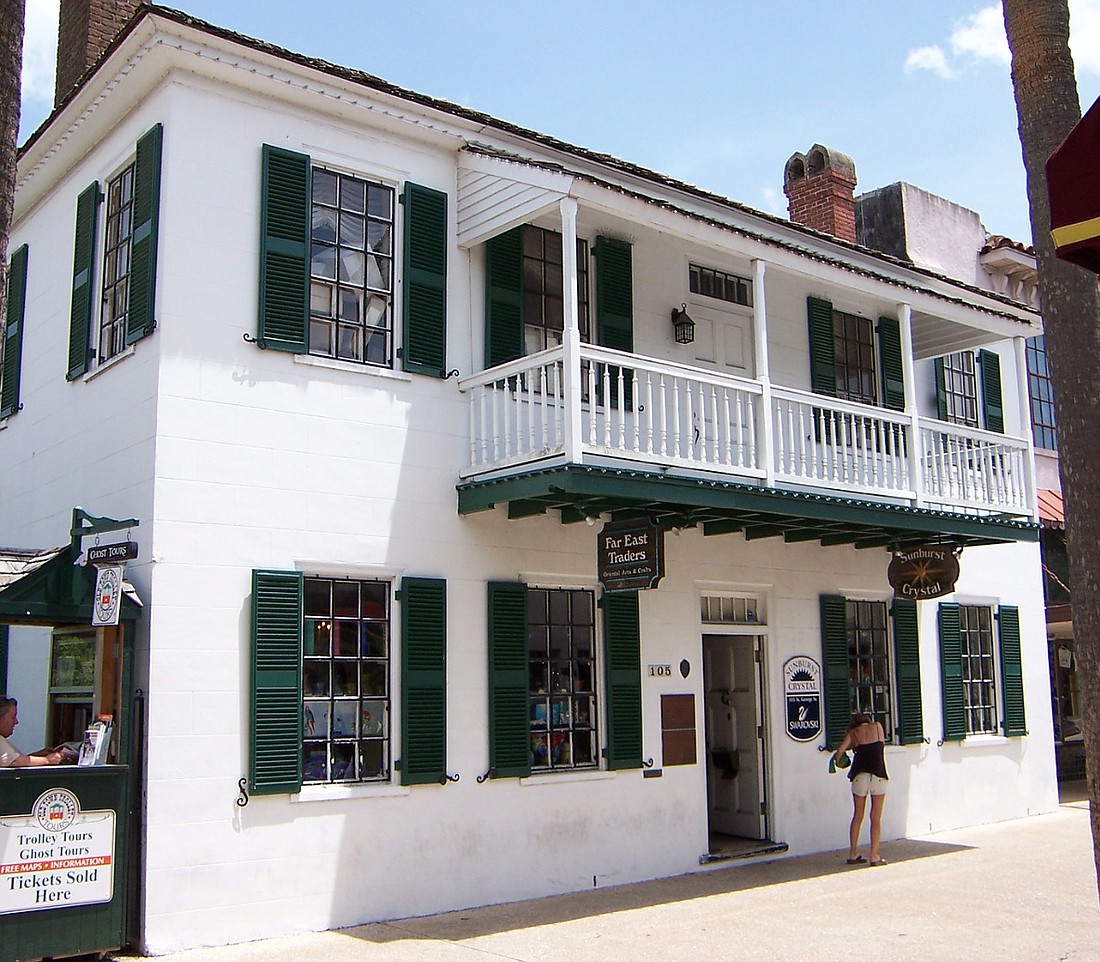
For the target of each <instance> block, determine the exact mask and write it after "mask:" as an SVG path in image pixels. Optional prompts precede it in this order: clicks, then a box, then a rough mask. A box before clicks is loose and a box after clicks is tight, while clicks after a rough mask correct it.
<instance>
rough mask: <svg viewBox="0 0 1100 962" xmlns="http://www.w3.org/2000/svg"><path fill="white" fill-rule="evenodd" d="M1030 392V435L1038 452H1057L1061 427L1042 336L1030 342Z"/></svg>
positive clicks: (1028, 355)
mask: <svg viewBox="0 0 1100 962" xmlns="http://www.w3.org/2000/svg"><path fill="white" fill-rule="evenodd" d="M1026 355H1027V389H1028V394H1029V395H1030V397H1031V431H1032V437H1033V439H1034V441H1035V446H1036V447H1037V448H1042V449H1044V450H1046V451H1057V450H1058V423H1057V421H1056V420H1055V417H1054V382H1053V381H1052V380H1051V378H1050V366H1049V364H1048V363H1047V347H1046V339H1045V338H1044V336H1043V335H1042V334H1040V335H1039V336H1038V337H1029V338H1028V339H1027V351H1026Z"/></svg>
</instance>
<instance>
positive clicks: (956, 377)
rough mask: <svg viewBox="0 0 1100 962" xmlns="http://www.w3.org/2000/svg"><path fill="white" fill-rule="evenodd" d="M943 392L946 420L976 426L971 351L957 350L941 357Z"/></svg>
mask: <svg viewBox="0 0 1100 962" xmlns="http://www.w3.org/2000/svg"><path fill="white" fill-rule="evenodd" d="M943 394H944V399H945V401H946V403H947V420H948V421H952V422H954V423H955V424H965V425H967V426H968V427H972V428H976V427H978V376H977V373H976V370H975V364H974V352H973V351H958V352H957V353H955V354H948V355H946V356H945V357H944V358H943Z"/></svg>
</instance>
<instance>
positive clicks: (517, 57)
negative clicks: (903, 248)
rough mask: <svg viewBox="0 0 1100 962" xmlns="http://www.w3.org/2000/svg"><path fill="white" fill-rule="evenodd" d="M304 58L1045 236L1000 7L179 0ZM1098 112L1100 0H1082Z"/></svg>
mask: <svg viewBox="0 0 1100 962" xmlns="http://www.w3.org/2000/svg"><path fill="white" fill-rule="evenodd" d="M58 2H59V0H26V3H27V25H26V42H25V45H24V65H23V120H22V125H21V133H20V140H21V141H22V140H23V139H25V138H26V137H27V136H28V135H29V134H30V133H31V132H33V131H34V130H35V129H36V128H37V127H38V126H39V125H40V124H41V123H42V121H43V120H44V119H45V118H46V117H47V116H48V114H49V111H50V108H51V105H52V100H53V64H54V58H55V52H56V44H57V10H58ZM168 5H174V6H177V7H178V8H179V9H182V10H184V11H185V12H186V13H188V14H191V15H192V16H195V17H198V18H200V19H202V20H206V21H208V22H210V23H213V24H216V25H218V26H221V27H226V28H228V29H230V30H234V31H237V32H239V33H243V34H246V35H248V36H251V37H256V38H258V39H261V40H265V41H268V42H270V43H274V44H277V45H279V46H283V47H286V48H288V49H290V50H293V51H295V52H296V53H301V54H305V55H307V56H311V57H319V58H321V59H323V60H328V61H330V62H333V63H337V64H340V65H342V66H347V67H354V68H357V69H360V70H365V71H367V72H368V73H372V74H374V75H376V76H378V77H381V78H382V79H383V80H386V81H389V82H390V83H394V84H398V85H400V86H402V87H406V88H409V89H411V90H415V91H417V92H419V93H422V94H427V95H429V96H432V97H437V98H440V99H442V100H448V101H451V102H452V103H456V104H461V105H463V106H465V107H469V108H472V109H475V110H479V111H483V112H485V113H488V114H491V115H493V116H494V117H497V118H499V119H501V120H505V121H508V122H510V123H513V124H517V125H519V126H522V127H527V128H529V129H533V130H536V131H539V132H540V133H543V134H548V135H551V136H553V137H557V138H559V139H561V140H564V141H567V142H568V143H571V144H574V145H577V146H580V147H585V148H588V149H589V150H594V151H599V152H602V153H608V154H612V155H614V156H616V157H619V158H621V159H623V160H626V161H630V162H631V163H635V164H639V165H641V166H643V167H647V168H650V169H651V170H654V171H657V172H658V173H662V174H665V175H668V176H670V177H673V178H676V179H678V180H682V181H686V182H688V183H691V184H694V185H696V186H698V187H700V188H702V189H704V190H708V191H712V192H714V193H717V194H721V195H723V196H725V197H729V198H731V199H732V200H735V201H739V202H740V203H743V204H747V205H749V206H751V207H755V208H757V209H759V210H763V211H767V212H769V213H772V214H777V215H779V216H783V217H785V216H786V214H787V201H786V197H785V196H784V195H783V169H784V166H785V164H786V162H787V159H788V158H789V157H790V156H791V155H792V154H793V153H795V152H799V151H801V152H803V153H805V152H807V151H808V150H809V149H810V147H812V146H813V145H814V144H822V145H824V146H826V147H829V148H830V149H832V150H834V151H839V152H841V153H844V154H847V155H848V156H849V157H851V158H852V159H853V161H854V162H855V165H856V175H857V177H858V180H859V182H858V185H857V187H856V192H857V193H860V192H863V191H869V190H874V189H876V188H879V187H883V186H886V185H887V184H892V183H895V182H897V181H905V182H908V183H910V184H913V185H915V186H917V187H920V188H923V189H924V190H927V191H929V192H931V193H933V194H938V195H939V196H941V197H945V198H947V199H948V200H951V201H954V202H955V203H957V204H961V205H962V206H964V207H967V208H969V209H971V210H974V211H977V212H978V214H979V215H980V216H981V219H982V223H983V224H984V225H985V228H986V230H987V231H989V232H990V233H993V234H1004V235H1006V236H1009V237H1011V238H1013V239H1015V240H1019V241H1024V242H1026V243H1030V241H1031V226H1030V221H1029V218H1028V208H1027V196H1026V187H1025V179H1024V168H1023V161H1022V159H1021V152H1020V142H1019V137H1018V133H1017V120H1016V108H1015V103H1014V100H1013V95H1012V80H1011V77H1010V73H1009V54H1008V46H1007V43H1006V41H1005V36H1004V22H1003V20H1002V17H1001V9H1000V4H999V3H996V2H990V0H974V2H968V0H921V2H919V3H917V2H898V0H832V2H822V0H770V2H767V3H765V2H760V0H757V2H750V0H676V2H674V3H673V2H669V0H583V2H581V0H554V2H547V0H530V2H527V3H522V4H521V3H516V2H515V0H462V2H457V0H450V2H447V0H399V2H396V3H394V2H392V0H391V2H387V3H385V4H383V3H380V2H377V0H325V2H324V3H323V4H322V3H303V2H302V0H175V2H174V3H171V4H168ZM1069 7H1070V31H1071V38H1070V46H1071V50H1072V52H1073V55H1074V60H1075V64H1076V71H1077V86H1078V93H1079V96H1080V99H1081V103H1082V107H1083V109H1088V107H1089V106H1091V104H1092V103H1093V102H1094V101H1095V100H1096V99H1097V97H1100V0H1069Z"/></svg>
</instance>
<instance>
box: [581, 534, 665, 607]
mask: <svg viewBox="0 0 1100 962" xmlns="http://www.w3.org/2000/svg"><path fill="white" fill-rule="evenodd" d="M664 547H665V545H664V532H663V531H662V530H661V529H660V528H659V527H658V526H657V525H656V524H654V523H653V522H652V521H650V520H649V519H648V518H632V519H630V520H628V521H608V522H607V524H605V525H604V526H603V529H602V530H601V531H600V533H599V535H598V536H597V539H596V563H597V567H598V569H599V578H600V584H602V585H603V589H604V591H637V590H638V589H639V588H656V587H657V582H659V581H660V580H661V578H663V577H664V574H665V559H664Z"/></svg>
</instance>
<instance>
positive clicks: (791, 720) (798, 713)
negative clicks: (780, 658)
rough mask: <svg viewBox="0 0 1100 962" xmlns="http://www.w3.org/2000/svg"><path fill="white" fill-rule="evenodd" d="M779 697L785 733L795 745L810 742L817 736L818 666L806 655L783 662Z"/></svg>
mask: <svg viewBox="0 0 1100 962" xmlns="http://www.w3.org/2000/svg"><path fill="white" fill-rule="evenodd" d="M783 696H784V698H785V700H786V702H787V734H788V735H790V736H791V738H793V739H794V740H795V741H796V742H811V741H813V740H814V739H815V738H817V736H818V735H820V734H821V666H820V665H819V664H818V663H817V662H816V661H814V659H813V658H811V657H810V656H809V655H796V656H795V657H794V658H788V659H787V660H786V661H785V662H784V663H783Z"/></svg>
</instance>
